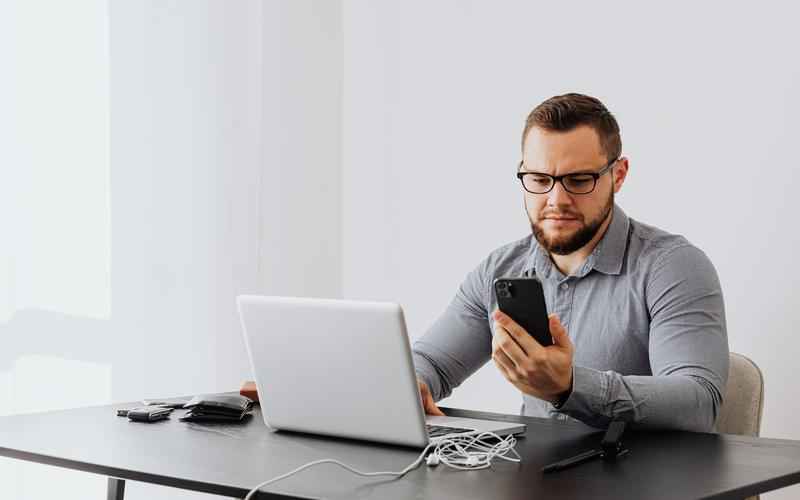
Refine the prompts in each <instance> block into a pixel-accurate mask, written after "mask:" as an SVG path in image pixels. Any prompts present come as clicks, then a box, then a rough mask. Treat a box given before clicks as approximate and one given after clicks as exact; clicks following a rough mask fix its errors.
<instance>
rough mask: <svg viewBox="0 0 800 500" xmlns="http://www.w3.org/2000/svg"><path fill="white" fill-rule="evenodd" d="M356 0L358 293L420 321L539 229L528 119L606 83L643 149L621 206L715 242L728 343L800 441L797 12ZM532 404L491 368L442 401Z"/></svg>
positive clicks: (351, 53) (349, 279) (637, 151)
mask: <svg viewBox="0 0 800 500" xmlns="http://www.w3.org/2000/svg"><path fill="white" fill-rule="evenodd" d="M344 5H345V7H344V14H343V27H344V28H343V32H344V57H345V64H344V81H345V86H344V108H343V109H344V117H343V118H344V136H343V137H344V141H343V146H342V147H343V168H344V172H343V179H344V186H343V189H344V198H343V202H344V211H343V224H344V261H343V266H344V271H343V277H344V294H345V296H349V297H374V298H382V299H392V300H398V301H400V302H402V303H403V304H404V305H405V307H406V311H407V315H408V322H409V327H410V329H411V332H412V336H414V337H416V336H418V335H420V334H422V333H423V332H424V330H425V328H426V327H427V326H428V325H429V324H430V323H431V322H432V321H433V320H434V318H435V317H436V315H437V314H438V313H439V312H440V311H441V310H442V309H443V308H444V306H445V305H446V304H447V302H448V301H449V300H450V299H451V297H452V295H453V293H454V292H455V290H456V287H457V286H458V284H459V283H460V281H461V279H462V278H463V277H464V275H465V274H466V273H467V272H468V271H470V270H471V269H472V268H473V267H474V266H475V265H476V264H477V263H478V261H479V260H480V259H481V258H483V257H484V256H485V255H486V254H487V253H488V252H489V251H490V250H492V249H493V248H495V247H497V246H500V245H501V244H503V243H506V242H508V241H511V240H514V239H517V238H519V237H522V236H524V235H525V234H526V233H527V232H528V231H529V228H528V225H527V222H526V219H525V217H524V213H523V210H522V196H521V192H520V188H519V186H518V184H517V180H516V179H515V178H514V175H513V174H514V171H515V167H516V162H517V161H518V160H519V154H520V152H519V140H520V134H521V131H522V127H523V124H524V120H525V117H526V115H527V113H528V112H529V111H530V110H531V109H532V108H533V106H535V105H536V104H538V103H539V102H540V101H542V100H544V99H545V98H547V97H550V96H552V95H555V94H560V93H564V92H567V91H579V92H584V93H588V94H592V95H595V96H597V97H599V98H600V99H601V100H603V101H604V102H605V103H606V104H607V105H608V106H609V107H610V109H611V110H612V111H613V112H614V113H615V114H616V115H617V118H618V120H619V122H620V124H621V127H622V136H623V149H624V151H625V154H626V155H627V156H629V158H630V159H631V170H630V174H629V176H628V181H627V184H626V186H625V187H624V188H623V191H622V193H621V195H620V196H619V198H618V201H619V203H620V204H621V205H622V206H623V207H624V208H625V209H626V211H627V212H628V214H629V215H630V216H632V217H634V218H636V219H638V220H641V221H643V222H647V223H651V224H655V225H657V226H660V227H662V228H664V229H667V230H670V231H673V232H677V233H681V234H684V235H686V236H687V237H688V238H689V239H690V240H691V241H692V242H694V243H695V244H696V245H698V246H700V247H701V248H702V249H704V250H705V251H706V252H707V253H708V255H709V256H710V258H711V259H712V261H713V262H714V263H715V265H716V267H717V270H718V272H719V275H720V278H721V280H722V284H723V288H724V292H725V299H726V306H727V318H728V326H729V328H728V332H729V339H730V346H731V349H732V350H734V351H738V352H741V353H744V354H746V355H748V356H751V357H752V358H753V359H754V360H755V361H756V362H757V363H758V364H759V365H760V366H761V368H762V369H763V371H764V375H765V377H766V402H765V412H764V422H763V427H762V429H763V435H764V436H769V437H780V438H792V439H800V431H798V429H797V426H796V425H795V420H796V415H797V413H798V410H800V402H798V399H797V398H796V394H797V390H796V387H795V385H794V380H793V379H794V378H795V377H794V376H793V373H794V372H793V369H794V366H795V365H796V358H797V355H798V352H800V341H798V340H797V339H798V337H797V335H796V333H797V328H796V325H797V324H798V323H799V322H800V316H799V313H798V311H800V308H798V305H800V301H799V300H798V295H797V293H796V290H795V288H796V283H798V282H800V271H798V268H797V266H796V265H794V260H795V259H794V254H795V253H796V249H797V248H798V244H799V243H800V241H799V240H800V238H799V237H798V234H800V233H798V231H797V230H796V227H797V219H796V214H797V213H800V202H799V201H798V197H797V194H796V193H797V192H798V187H800V177H798V173H797V172H798V170H797V161H798V160H797V154H796V147H795V145H796V140H794V137H795V136H797V135H798V134H800V125H798V122H797V120H796V117H797V116H798V113H800V92H798V91H799V90H800V63H798V57H797V47H798V46H800V34H798V32H797V30H796V23H795V20H796V19H797V18H798V14H800V9H798V8H797V7H794V6H792V5H790V4H786V3H781V2H771V3H767V4H763V3H760V4H755V3H746V4H730V3H722V2H716V3H697V2H691V3H690V2H677V3H676V2H669V3H661V4H653V3H651V2H648V3H643V4H641V5H636V4H633V3H630V2H627V3H625V4H624V5H623V4H622V3H620V4H618V5H616V6H615V5H614V4H609V3H608V2H602V3H596V2H595V3H590V2H582V3H581V4H580V5H571V4H570V5H566V4H563V3H554V2H463V1H457V0H453V1H440V2H422V1H416V2H403V3H402V4H400V3H393V2H368V1H355V0H354V1H349V2H346V3H345V4H344ZM519 402H520V398H519V395H518V393H517V392H516V390H514V389H513V387H511V386H510V385H509V384H507V383H505V382H504V380H503V379H502V378H501V377H500V376H499V375H498V374H497V373H496V371H495V369H494V368H493V366H492V365H491V364H490V365H487V367H485V368H484V369H483V370H482V371H480V372H479V373H478V374H477V375H476V376H474V377H473V378H472V379H470V380H469V381H468V382H467V383H466V384H465V385H464V386H462V387H461V388H459V389H458V390H457V391H456V393H455V394H454V396H452V397H451V398H450V399H449V400H447V401H445V402H444V404H448V405H452V406H461V407H469V408H484V409H489V410H497V411H505V412H516V411H518V408H519ZM797 491H798V490H797V489H790V490H785V491H783V492H779V493H775V494H773V495H770V496H768V498H790V497H792V496H796V495H797Z"/></svg>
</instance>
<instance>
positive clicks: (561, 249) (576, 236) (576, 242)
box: [525, 190, 614, 255]
mask: <svg viewBox="0 0 800 500" xmlns="http://www.w3.org/2000/svg"><path fill="white" fill-rule="evenodd" d="M613 206H614V191H613V190H612V191H611V195H610V196H609V197H608V200H607V201H606V204H605V206H604V207H603V209H602V210H601V211H600V215H599V216H597V218H595V219H594V220H591V221H589V223H588V224H587V223H584V222H583V216H582V215H581V214H576V213H570V214H569V216H570V217H577V218H578V220H579V221H580V222H581V228H580V229H578V230H577V231H575V232H574V233H572V234H571V235H568V236H566V237H561V238H551V237H548V236H547V235H546V234H545V232H544V229H543V228H542V226H541V225H540V223H541V220H540V222H539V223H535V222H533V220H531V219H530V215H528V219H529V220H530V222H531V229H532V230H533V235H534V236H535V237H536V241H538V242H539V245H541V246H542V248H544V249H545V250H547V251H548V252H549V253H551V254H556V255H569V254H571V253H573V252H576V251H578V250H580V249H581V248H583V247H584V246H586V244H587V243H589V242H590V241H592V238H594V237H595V236H596V235H597V231H599V230H600V226H602V225H603V222H604V221H605V220H606V218H607V217H608V214H610V213H611V209H612V207H613ZM525 208H526V210H525V212H526V213H527V212H528V211H527V203H526V206H525Z"/></svg>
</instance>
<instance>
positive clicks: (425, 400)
mask: <svg viewBox="0 0 800 500" xmlns="http://www.w3.org/2000/svg"><path fill="white" fill-rule="evenodd" d="M417 385H418V386H419V397H420V398H422V408H423V409H424V410H425V413H427V414H428V415H439V416H441V417H444V416H445V414H444V412H443V411H442V410H440V409H439V407H438V406H436V403H434V402H433V396H431V390H430V389H428V384H426V383H425V382H423V381H422V380H420V379H417Z"/></svg>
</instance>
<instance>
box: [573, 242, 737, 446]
mask: <svg viewBox="0 0 800 500" xmlns="http://www.w3.org/2000/svg"><path fill="white" fill-rule="evenodd" d="M646 299H647V307H648V310H649V312H650V317H651V321H650V341H649V353H650V366H651V370H652V373H653V375H652V376H624V375H621V374H619V373H615V372H612V371H605V372H601V371H598V370H593V369H590V368H586V367H581V366H575V367H574V369H573V388H572V392H571V393H570V395H569V397H568V398H567V399H566V400H565V401H564V403H563V404H562V405H561V406H560V407H558V409H559V411H561V412H563V413H566V414H567V415H570V416H572V417H574V418H577V419H579V420H582V421H583V422H586V423H587V424H590V425H593V426H597V427H605V426H607V425H608V423H609V422H610V421H611V420H613V419H622V420H625V421H628V422H632V423H634V424H636V427H638V428H673V429H684V430H691V431H712V430H713V429H714V424H715V422H716V419H717V415H718V413H719V410H720V407H721V405H722V394H723V393H724V390H725V384H726V383H727V378H728V356H729V352H728V338H727V333H726V326H725V309H724V304H723V300H722V290H721V288H720V284H719V279H718V278H717V273H716V271H715V270H714V267H713V265H712V264H711V262H710V261H709V260H708V258H707V257H706V256H705V254H703V253H702V252H701V251H700V250H699V249H697V248H695V247H692V246H683V247H679V248H676V249H674V250H671V251H670V252H668V253H667V254H666V255H665V256H664V257H663V258H662V259H661V260H660V262H659V263H658V264H656V265H655V266H654V269H653V271H652V274H651V276H650V277H649V279H648V285H647V289H646Z"/></svg>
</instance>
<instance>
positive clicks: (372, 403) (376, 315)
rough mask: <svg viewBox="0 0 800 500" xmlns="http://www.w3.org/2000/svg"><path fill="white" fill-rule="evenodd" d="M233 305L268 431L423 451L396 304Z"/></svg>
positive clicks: (251, 301)
mask: <svg viewBox="0 0 800 500" xmlns="http://www.w3.org/2000/svg"><path fill="white" fill-rule="evenodd" d="M237 305H238V308H239V313H240V317H241V321H242V327H243V329H244V338H245V344H246V346H247V352H248V355H249V357H250V362H251V366H252V370H253V375H254V378H255V382H256V386H257V387H258V392H259V398H260V400H261V401H262V414H263V416H264V421H265V423H266V424H267V426H269V427H272V428H274V429H283V430H290V431H298V432H312V433H317V434H327V435H332V436H339V437H349V438H355V439H366V440H371V441H380V442H385V443H393V444H402V445H410V446H425V445H426V444H427V443H428V437H427V433H426V431H425V420H424V413H423V410H422V405H421V402H420V398H419V393H418V388H417V382H416V375H415V373H414V368H413V362H412V358H411V348H410V345H409V341H408V335H407V332H406V326H405V320H404V317H403V311H402V309H401V307H400V306H399V305H398V304H393V303H383V302H361V301H359V302H355V301H344V300H333V299H311V298H297V297H263V296H254V295H242V296H239V297H237Z"/></svg>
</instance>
